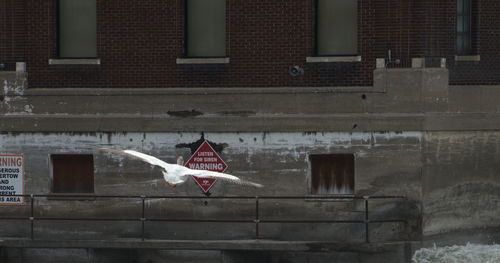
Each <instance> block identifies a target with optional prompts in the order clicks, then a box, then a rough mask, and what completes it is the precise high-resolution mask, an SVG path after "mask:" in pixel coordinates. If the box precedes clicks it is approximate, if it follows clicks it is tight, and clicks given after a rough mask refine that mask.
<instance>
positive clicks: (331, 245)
mask: <svg viewBox="0 0 500 263" xmlns="http://www.w3.org/2000/svg"><path fill="white" fill-rule="evenodd" d="M410 243H415V242H404V241H401V242H391V243H337V242H322V241H278V240H261V239H258V240H145V241H142V240H140V239H117V240H57V241H54V240H30V239H10V240H9V239H6V240H3V241H2V242H1V243H0V244H1V245H2V247H7V248H111V249H165V250H266V251H311V252H315V251H317V252H328V251H342V252H345V251H352V252H367V253H376V252H385V251H391V250H394V249H395V248H398V247H401V246H404V245H405V244H410Z"/></svg>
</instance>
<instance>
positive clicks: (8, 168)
mask: <svg viewBox="0 0 500 263" xmlns="http://www.w3.org/2000/svg"><path fill="white" fill-rule="evenodd" d="M23 194H24V156H23V155H0V205H24V197H22V196H16V195H23Z"/></svg>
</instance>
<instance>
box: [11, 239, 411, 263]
mask: <svg viewBox="0 0 500 263" xmlns="http://www.w3.org/2000/svg"><path fill="white" fill-rule="evenodd" d="M176 242H178V241H173V242H170V243H167V242H155V243H150V242H136V243H127V244H119V245H116V247H117V248H114V247H113V242H111V244H112V245H111V246H106V245H108V244H105V243H102V244H101V243H99V242H95V243H87V244H84V243H82V242H80V243H81V244H77V243H78V242H66V243H61V242H58V243H59V244H50V242H49V243H48V244H38V245H37V244H36V242H34V243H33V245H34V246H29V245H27V244H22V245H21V244H19V246H21V247H22V249H18V248H16V247H15V246H10V247H9V248H3V249H2V259H3V260H6V262H9V263H18V262H19V263H21V262H39V263H44V262H68V260H71V262H86V263H87V262H88V263H97V262H107V263H108V262H145V263H146V262H155V263H156V262H201V261H203V262H223V263H246V262H264V263H266V262H269V263H274V262H276V263H278V262H290V263H292V262H293V263H295V262H297V263H298V262H346V263H351V262H352V263H369V262H370V263H378V262H381V263H382V262H386V263H392V262H394V263H401V262H410V261H409V258H410V257H411V253H412V249H413V247H412V244H411V243H385V244H362V243H361V244H351V245H346V244H320V243H318V244H315V243H296V244H292V243H290V242H281V243H280V242H275V241H265V240H262V241H260V240H254V241H238V240H235V241H231V242H226V243H225V244H216V245H210V244H209V243H210V242H213V241H207V242H206V243H205V245H208V246H202V245H200V244H203V243H201V242H192V243H191V245H190V244H188V243H187V242H184V244H182V243H181V242H178V243H176ZM56 243H57V242H56ZM217 243H220V242H217ZM68 244H69V246H68ZM99 244H100V245H101V246H97V245H99ZM131 244H136V246H133V245H132V246H131ZM176 244H177V245H176ZM11 245H15V244H11ZM50 245H54V247H51V246H50ZM71 245H76V246H75V247H73V246H71ZM186 245H187V246H186ZM38 246H39V247H38ZM81 247H85V248H81ZM210 247H215V248H216V250H211V249H210ZM182 248H184V249H182ZM23 260H24V261H23Z"/></svg>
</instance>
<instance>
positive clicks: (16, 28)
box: [0, 0, 26, 70]
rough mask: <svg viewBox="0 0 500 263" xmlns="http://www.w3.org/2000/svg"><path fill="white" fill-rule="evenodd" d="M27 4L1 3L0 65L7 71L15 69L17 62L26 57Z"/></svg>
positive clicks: (5, 0)
mask: <svg viewBox="0 0 500 263" xmlns="http://www.w3.org/2000/svg"><path fill="white" fill-rule="evenodd" d="M24 14H25V2H24V1H21V0H1V1H0V63H4V64H5V65H6V66H7V68H5V69H6V70H13V69H15V62H16V61H24V57H25V47H26V45H25V43H26V42H25V34H24V33H25V20H24Z"/></svg>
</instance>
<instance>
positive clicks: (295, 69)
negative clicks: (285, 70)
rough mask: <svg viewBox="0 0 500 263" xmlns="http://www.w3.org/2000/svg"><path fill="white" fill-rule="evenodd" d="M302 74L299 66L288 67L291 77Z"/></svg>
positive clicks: (302, 70) (302, 71)
mask: <svg viewBox="0 0 500 263" xmlns="http://www.w3.org/2000/svg"><path fill="white" fill-rule="evenodd" d="M303 74H304V69H303V68H301V67H299V66H293V67H290V75H292V76H294V77H295V76H298V75H303Z"/></svg>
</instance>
